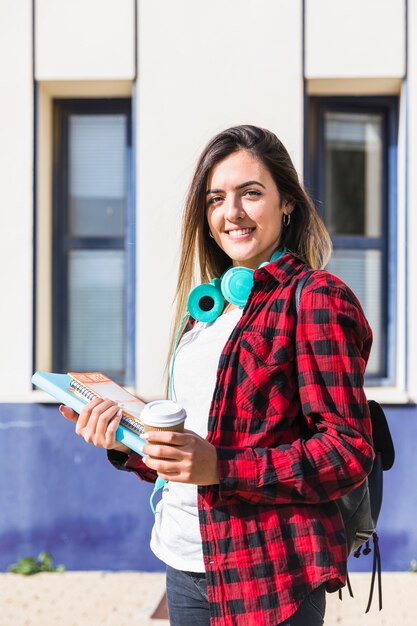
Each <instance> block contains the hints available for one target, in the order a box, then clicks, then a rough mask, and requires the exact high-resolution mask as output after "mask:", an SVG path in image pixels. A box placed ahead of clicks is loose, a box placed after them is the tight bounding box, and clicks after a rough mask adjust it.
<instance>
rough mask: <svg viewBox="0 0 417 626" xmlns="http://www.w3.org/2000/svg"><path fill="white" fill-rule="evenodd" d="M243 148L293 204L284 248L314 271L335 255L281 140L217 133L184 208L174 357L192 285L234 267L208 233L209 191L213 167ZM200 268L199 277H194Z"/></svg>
mask: <svg viewBox="0 0 417 626" xmlns="http://www.w3.org/2000/svg"><path fill="white" fill-rule="evenodd" d="M239 150H246V151H248V152H250V153H251V154H253V155H254V156H255V157H256V158H258V159H259V160H260V161H261V162H262V163H263V165H264V166H265V167H266V168H267V169H268V170H269V172H270V174H271V176H272V178H273V179H274V181H275V184H276V186H277V188H278V191H279V193H280V197H281V201H284V202H285V201H290V202H291V203H292V204H293V206H294V209H293V211H292V213H291V221H290V224H289V226H288V227H286V228H284V229H282V235H281V241H280V246H285V247H286V248H287V249H288V250H290V251H291V252H294V253H295V254H296V255H297V256H299V257H300V258H301V259H302V260H304V261H305V262H306V263H307V264H308V265H310V266H311V267H312V268H315V269H318V268H322V267H324V266H325V265H326V263H327V261H328V259H329V256H330V254H331V241H330V236H329V234H328V232H327V229H326V227H325V226H324V224H323V222H322V220H321V218H320V216H319V214H318V213H317V210H316V208H315V207H314V204H313V202H312V200H311V199H310V198H309V196H308V195H307V193H306V192H305V190H304V189H303V187H302V186H301V184H300V181H299V179H298V175H297V172H296V171H295V168H294V165H293V163H292V161H291V157H290V155H289V154H288V152H287V150H286V148H285V147H284V145H283V144H282V142H281V141H280V140H279V139H278V137H277V136H276V135H274V133H272V132H271V131H269V130H265V129H264V128H258V127H256V126H249V125H245V126H235V127H233V128H229V129H227V130H225V131H223V132H222V133H219V134H218V135H216V137H214V138H213V139H212V140H211V141H210V142H209V143H208V145H207V146H206V148H205V149H204V150H203V152H202V154H201V156H200V158H199V160H198V163H197V166H196V169H195V172H194V176H193V179H192V181H191V185H190V188H189V191H188V196H187V200H186V204H185V211H184V217H183V222H182V233H181V236H182V247H181V256H180V264H179V273H178V284H177V292H176V299H177V307H176V315H175V320H174V328H173V333H172V340H171V347H170V354H171V353H172V351H173V347H174V342H175V334H176V330H177V329H178V326H179V324H180V321H181V319H182V318H183V316H184V314H185V313H186V309H187V298H188V294H189V292H190V290H191V289H192V287H193V286H194V285H195V283H196V282H197V280H198V281H199V282H209V281H210V280H211V279H212V278H214V277H215V276H221V275H222V274H223V272H224V271H225V270H226V269H227V268H228V267H230V265H231V264H232V262H231V259H230V258H229V257H228V256H227V254H226V253H225V252H223V250H222V249H221V248H219V246H218V245H217V244H216V242H215V241H214V239H212V238H211V237H210V235H209V227H208V222H207V218H206V190H207V180H208V177H209V174H210V172H211V170H212V168H213V167H214V166H215V165H217V163H220V161H222V160H223V159H225V158H226V157H228V156H229V155H230V154H232V153H233V152H237V151H239ZM197 266H199V276H198V277H196V276H195V274H196V269H197Z"/></svg>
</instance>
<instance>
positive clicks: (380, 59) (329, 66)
mask: <svg viewBox="0 0 417 626" xmlns="http://www.w3.org/2000/svg"><path fill="white" fill-rule="evenodd" d="M305 6H306V31H305V34H306V47H305V54H306V66H305V70H306V76H307V78H326V77H330V78H332V77H374V78H377V77H402V76H404V74H405V0H306V4H305Z"/></svg>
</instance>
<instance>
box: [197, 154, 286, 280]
mask: <svg viewBox="0 0 417 626" xmlns="http://www.w3.org/2000/svg"><path fill="white" fill-rule="evenodd" d="M291 210H292V207H291V206H290V205H289V204H285V205H284V203H281V197H280V194H279V193H278V189H277V186H276V184H275V182H274V180H273V178H272V176H271V174H270V173H269V171H268V169H267V168H266V167H265V166H264V165H263V163H261V161H259V160H258V159H257V158H256V157H254V156H253V155H252V154H251V153H250V152H247V151H245V150H240V151H239V152H234V153H233V154H231V155H230V156H228V157H226V158H225V159H224V160H223V161H220V163H218V164H217V165H215V166H214V167H213V169H212V170H211V172H210V174H209V178H208V182H207V211H206V215H207V221H208V225H209V228H210V231H211V234H212V235H213V237H214V239H215V241H216V243H217V245H218V246H220V248H222V250H223V251H224V252H225V253H226V254H227V255H228V256H229V257H230V258H231V259H232V261H233V265H244V266H245V267H250V268H252V269H257V268H258V266H259V265H260V263H262V262H263V261H269V259H270V258H271V256H272V253H273V252H274V250H276V249H277V247H278V244H279V241H280V236H281V229H282V219H283V214H284V213H290V212H291Z"/></svg>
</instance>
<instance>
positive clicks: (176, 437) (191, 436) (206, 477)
mask: <svg viewBox="0 0 417 626" xmlns="http://www.w3.org/2000/svg"><path fill="white" fill-rule="evenodd" d="M146 438H147V439H148V442H147V443H146V445H145V446H143V452H144V453H145V454H146V455H148V456H147V457H145V458H144V459H143V462H144V463H145V464H146V466H147V467H149V468H150V469H153V470H155V471H156V472H157V474H158V475H159V476H160V477H161V478H165V480H172V481H174V482H178V483H190V484H193V485H217V484H218V483H219V474H218V470H217V453H216V448H215V447H214V446H213V445H212V444H211V443H209V442H208V441H206V440H205V439H203V438H202V437H200V436H199V435H197V433H195V432H193V431H191V430H184V432H183V433H175V432H172V431H152V432H149V433H147V437H146ZM153 442H155V443H153ZM156 442H157V443H156Z"/></svg>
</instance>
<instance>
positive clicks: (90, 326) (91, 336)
mask: <svg viewBox="0 0 417 626" xmlns="http://www.w3.org/2000/svg"><path fill="white" fill-rule="evenodd" d="M131 134H132V131H131V103H130V100H125V99H115V100H56V101H55V103H54V248H53V253H54V277H53V287H54V294H53V303H54V311H53V325H54V328H53V344H54V349H53V354H54V369H55V370H56V371H64V372H65V371H71V370H75V371H92V370H93V371H94V370H99V371H103V372H105V373H106V374H108V375H110V376H111V377H113V378H115V379H116V380H118V381H120V382H123V383H125V384H129V383H132V382H133V379H134V372H133V361H134V359H133V349H134V307H133V302H134V246H133V245H132V242H133V241H134V233H135V228H134V211H133V193H132V183H131V181H132V177H131ZM128 241H129V245H128Z"/></svg>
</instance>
